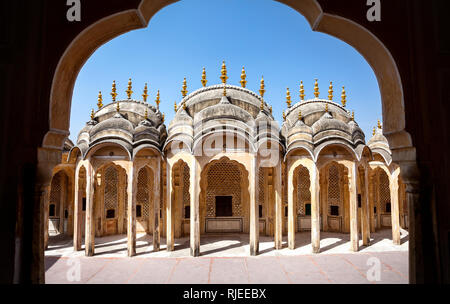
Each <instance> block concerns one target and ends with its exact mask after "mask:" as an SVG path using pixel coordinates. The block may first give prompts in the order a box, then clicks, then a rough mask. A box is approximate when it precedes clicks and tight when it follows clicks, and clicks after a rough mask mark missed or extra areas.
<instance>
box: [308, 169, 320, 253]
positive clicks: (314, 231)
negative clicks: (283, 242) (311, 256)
mask: <svg viewBox="0 0 450 304" xmlns="http://www.w3.org/2000/svg"><path fill="white" fill-rule="evenodd" d="M319 177H320V175H319V169H318V168H317V164H316V163H314V164H313V166H312V168H311V188H310V192H311V245H312V252H313V253H319V252H320V180H319Z"/></svg>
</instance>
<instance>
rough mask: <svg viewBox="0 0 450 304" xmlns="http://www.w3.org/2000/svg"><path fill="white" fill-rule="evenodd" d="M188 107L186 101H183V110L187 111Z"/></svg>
mask: <svg viewBox="0 0 450 304" xmlns="http://www.w3.org/2000/svg"><path fill="white" fill-rule="evenodd" d="M186 108H187V106H186V102H183V110H185V111H186Z"/></svg>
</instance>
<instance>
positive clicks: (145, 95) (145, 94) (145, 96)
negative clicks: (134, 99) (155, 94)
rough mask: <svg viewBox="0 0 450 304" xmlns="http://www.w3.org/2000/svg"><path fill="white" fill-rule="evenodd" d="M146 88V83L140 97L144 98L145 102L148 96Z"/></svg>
mask: <svg viewBox="0 0 450 304" xmlns="http://www.w3.org/2000/svg"><path fill="white" fill-rule="evenodd" d="M147 93H148V88H147V84H145V86H144V94H142V98H144V101H145V102H147V97H148V94H147Z"/></svg>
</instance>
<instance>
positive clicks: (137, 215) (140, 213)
mask: <svg viewBox="0 0 450 304" xmlns="http://www.w3.org/2000/svg"><path fill="white" fill-rule="evenodd" d="M141 216H142V205H136V217H141Z"/></svg>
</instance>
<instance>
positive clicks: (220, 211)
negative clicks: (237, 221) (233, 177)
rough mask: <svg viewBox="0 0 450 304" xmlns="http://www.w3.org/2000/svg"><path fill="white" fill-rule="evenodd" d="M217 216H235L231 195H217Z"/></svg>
mask: <svg viewBox="0 0 450 304" xmlns="http://www.w3.org/2000/svg"><path fill="white" fill-rule="evenodd" d="M216 216H233V204H232V197H231V196H216Z"/></svg>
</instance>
